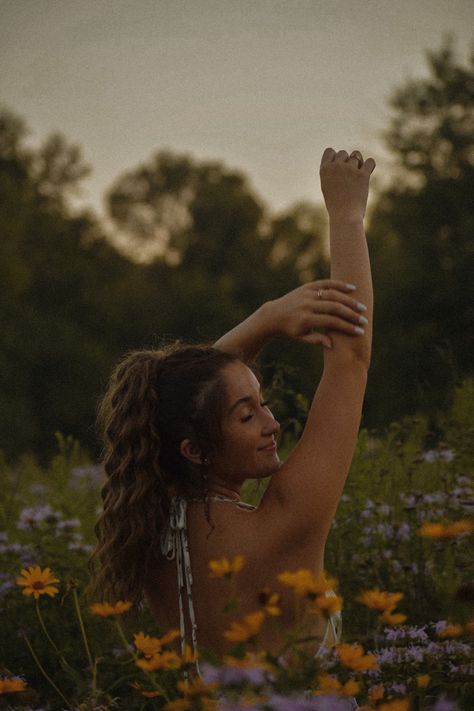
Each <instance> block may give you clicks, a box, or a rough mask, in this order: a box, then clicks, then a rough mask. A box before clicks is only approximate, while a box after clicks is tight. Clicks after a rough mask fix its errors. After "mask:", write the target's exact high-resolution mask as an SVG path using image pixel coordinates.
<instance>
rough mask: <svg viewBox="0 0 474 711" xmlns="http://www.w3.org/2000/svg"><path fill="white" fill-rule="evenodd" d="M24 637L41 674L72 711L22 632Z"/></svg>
mask: <svg viewBox="0 0 474 711" xmlns="http://www.w3.org/2000/svg"><path fill="white" fill-rule="evenodd" d="M22 635H23V638H24V640H25V642H26V644H27V645H28V649H29V650H30V652H31V656H32V657H33V659H34V660H35V662H36V664H37V665H38V668H39V670H40V672H41V673H42V674H43V676H44V677H45V679H47V681H49V683H50V684H51V686H52V687H53V689H55V691H56V692H57V693H58V694H59V696H60V697H61V698H62V700H63V701H65V702H66V704H67V706H68V708H70V709H72V706H71V704H70V703H69V701H68V700H67V699H66V697H65V696H64V694H63V693H62V691H61V690H60V689H58V687H57V686H56V684H55V683H54V681H53V680H52V679H51V677H49V676H48V674H47V673H46V671H45V669H44V667H43V666H42V664H41V662H40V660H39V659H38V657H37V656H36V653H35V651H34V649H33V647H32V646H31V644H30V641H29V639H28V637H27V636H26V634H25V633H24V632H22Z"/></svg>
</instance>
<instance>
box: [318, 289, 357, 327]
mask: <svg viewBox="0 0 474 711" xmlns="http://www.w3.org/2000/svg"><path fill="white" fill-rule="evenodd" d="M341 296H342V295H341ZM345 298H348V297H344V296H342V299H341V301H343V303H340V302H338V301H324V300H321V299H318V300H315V302H314V305H313V313H314V314H317V315H321V314H328V315H329V314H331V315H333V316H337V317H338V318H340V319H345V320H346V321H349V322H350V323H352V324H356V325H357V326H362V328H364V327H365V326H366V325H367V323H368V321H367V319H366V317H365V316H362V315H361V313H360V312H361V309H359V308H358V305H357V304H358V302H357V301H355V300H354V299H350V300H349V301H348V302H344V299H345Z"/></svg>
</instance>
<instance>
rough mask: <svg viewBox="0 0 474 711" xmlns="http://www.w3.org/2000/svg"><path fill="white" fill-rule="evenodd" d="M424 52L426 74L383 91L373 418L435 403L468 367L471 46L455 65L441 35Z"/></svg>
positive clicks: (472, 338) (374, 229) (473, 179)
mask: <svg viewBox="0 0 474 711" xmlns="http://www.w3.org/2000/svg"><path fill="white" fill-rule="evenodd" d="M426 55H427V58H428V63H429V68H430V70H431V76H430V77H428V78H427V79H412V80H409V81H408V82H406V83H405V84H404V85H403V86H400V87H398V88H397V89H396V90H395V91H394V92H393V94H392V96H391V98H390V105H391V107H392V108H393V110H394V111H395V115H394V116H393V118H392V120H391V123H390V126H389V128H388V130H387V131H386V133H385V138H386V142H387V145H388V147H389V148H390V149H391V151H393V153H394V158H395V160H396V176H395V180H394V182H393V185H392V186H391V187H389V188H388V189H387V190H386V191H385V192H384V193H383V194H381V195H380V197H379V199H378V202H377V205H376V206H375V208H374V211H373V214H372V218H371V223H370V230H369V249H370V252H371V257H372V271H373V278H374V287H375V294H376V299H375V313H374V323H375V329H374V348H373V361H372V367H371V374H370V378H369V387H368V392H367V409H368V412H369V419H370V421H371V422H372V423H375V422H379V423H380V422H381V421H383V422H389V421H390V420H392V419H396V418H397V417H399V416H400V415H402V414H405V413H412V412H416V411H417V410H420V409H421V410H424V411H432V412H433V411H436V410H437V409H438V410H441V409H443V408H444V407H445V404H446V398H447V396H448V393H449V392H450V391H451V388H452V385H453V383H454V382H455V381H457V380H458V379H459V378H461V377H462V376H464V375H467V374H469V373H472V369H473V362H472V353H473V352H474V329H473V325H474V306H473V304H474V284H473V281H472V274H473V271H474V242H473V234H474V204H473V201H472V195H473V193H474V52H473V53H472V55H471V57H470V63H469V65H468V66H467V67H464V66H461V65H459V64H458V61H457V58H456V55H455V52H454V50H453V48H452V39H451V38H450V37H449V36H448V37H447V39H446V40H445V42H444V45H443V46H442V47H441V49H440V50H439V51H438V52H436V51H435V52H432V51H429V52H427V53H426Z"/></svg>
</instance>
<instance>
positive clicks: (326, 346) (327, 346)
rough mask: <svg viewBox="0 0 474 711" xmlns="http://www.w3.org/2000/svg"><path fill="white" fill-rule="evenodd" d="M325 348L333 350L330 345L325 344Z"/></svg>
mask: <svg viewBox="0 0 474 711" xmlns="http://www.w3.org/2000/svg"><path fill="white" fill-rule="evenodd" d="M324 347H325V348H329V349H331V350H332V346H330V345H329V343H325V344H324Z"/></svg>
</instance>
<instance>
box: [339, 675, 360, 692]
mask: <svg viewBox="0 0 474 711" xmlns="http://www.w3.org/2000/svg"><path fill="white" fill-rule="evenodd" d="M360 689H361V685H360V683H359V682H358V681H356V680H355V679H349V681H346V683H345V684H344V686H343V687H342V689H341V694H342V695H343V696H354V694H358V693H359V692H360Z"/></svg>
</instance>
